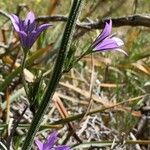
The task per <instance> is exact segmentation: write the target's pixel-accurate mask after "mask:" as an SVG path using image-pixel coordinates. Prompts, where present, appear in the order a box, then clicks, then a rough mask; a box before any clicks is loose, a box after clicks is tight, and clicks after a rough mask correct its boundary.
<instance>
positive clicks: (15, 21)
mask: <svg viewBox="0 0 150 150" xmlns="http://www.w3.org/2000/svg"><path fill="white" fill-rule="evenodd" d="M10 19H11V22H12V24H13V26H14V28H15V30H16V31H17V32H18V31H19V22H20V21H19V18H18V17H17V16H16V15H15V14H12V15H10Z"/></svg>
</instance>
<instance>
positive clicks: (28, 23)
mask: <svg viewBox="0 0 150 150" xmlns="http://www.w3.org/2000/svg"><path fill="white" fill-rule="evenodd" d="M24 27H25V30H26V32H32V31H33V30H34V29H35V27H36V23H35V15H34V13H33V12H32V11H30V12H29V13H28V14H27V17H26V19H25V21H24Z"/></svg>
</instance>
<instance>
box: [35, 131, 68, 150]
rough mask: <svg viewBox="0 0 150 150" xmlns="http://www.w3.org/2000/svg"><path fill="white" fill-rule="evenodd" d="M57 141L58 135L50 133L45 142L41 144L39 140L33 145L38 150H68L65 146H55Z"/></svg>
mask: <svg viewBox="0 0 150 150" xmlns="http://www.w3.org/2000/svg"><path fill="white" fill-rule="evenodd" d="M57 140H58V133H57V132H56V131H54V132H52V133H51V134H50V135H49V137H48V138H47V140H46V141H45V142H44V143H42V142H41V141H40V140H36V141H35V143H36V145H37V147H38V149H39V150H70V148H69V146H67V145H59V146H56V142H57Z"/></svg>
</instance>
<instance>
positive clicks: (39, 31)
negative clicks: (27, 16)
mask: <svg viewBox="0 0 150 150" xmlns="http://www.w3.org/2000/svg"><path fill="white" fill-rule="evenodd" d="M50 26H52V25H51V24H48V23H47V24H42V25H40V26H39V27H38V28H37V34H38V36H39V35H40V34H41V32H43V31H44V30H46V29H47V28H48V27H50Z"/></svg>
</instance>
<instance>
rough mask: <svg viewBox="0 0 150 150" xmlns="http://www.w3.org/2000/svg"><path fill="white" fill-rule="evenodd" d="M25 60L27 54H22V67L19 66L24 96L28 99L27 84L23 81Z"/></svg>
mask: <svg viewBox="0 0 150 150" xmlns="http://www.w3.org/2000/svg"><path fill="white" fill-rule="evenodd" d="M26 58H27V53H24V56H23V60H22V65H21V75H22V84H23V87H24V90H25V92H26V95H27V97H28V86H27V83H26V80H25V74H24V69H25V66H26Z"/></svg>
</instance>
